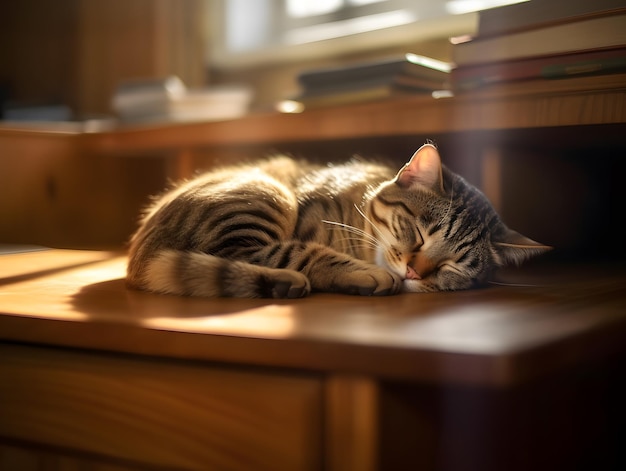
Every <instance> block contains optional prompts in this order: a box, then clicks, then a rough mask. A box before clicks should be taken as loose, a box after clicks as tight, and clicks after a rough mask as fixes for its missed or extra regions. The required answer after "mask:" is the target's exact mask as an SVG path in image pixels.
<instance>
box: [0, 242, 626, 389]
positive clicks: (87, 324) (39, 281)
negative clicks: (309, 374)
mask: <svg viewBox="0 0 626 471" xmlns="http://www.w3.org/2000/svg"><path fill="white" fill-rule="evenodd" d="M92 255H93V257H94V260H98V259H99V257H101V256H102V254H101V253H100V252H92ZM34 256H36V254H16V255H6V256H3V257H2V259H1V262H2V266H4V267H7V268H5V270H7V271H8V272H10V273H14V272H15V271H18V272H19V269H17V268H15V267H20V266H28V267H31V266H32V263H33V257H34ZM37 256H39V257H41V260H42V264H43V263H45V264H46V266H49V265H50V263H51V261H52V260H57V261H58V263H59V264H60V266H62V267H66V263H67V262H66V258H67V253H66V252H65V251H56V250H52V251H49V252H41V253H39V255H37ZM108 257H110V258H109V259H106V260H104V261H102V260H100V261H96V262H95V263H91V264H88V265H85V266H77V267H68V268H67V269H64V270H62V271H59V272H54V273H44V274H42V275H41V276H35V277H34V278H26V279H21V278H18V279H13V280H9V281H12V282H10V283H7V284H4V285H3V286H2V296H0V313H2V314H1V315H0V338H2V339H5V340H12V341H24V342H35V343H46V344H53V345H61V346H70V347H82V348H98V349H103V350H110V351H119V352H127V353H136V354H146V355H155V356H164V357H173V358H187V359H203V360H211V361H220V362H228V363H235V364H246V365H261V366H276V367H289V368H299V369H307V370H313V371H328V372H332V371H346V372H352V373H355V374H368V375H376V376H382V377H389V378H405V379H411V380H419V381H429V382H437V383H440V382H444V383H447V382H452V383H466V384H482V385H506V384H511V383H513V384H514V383H517V382H522V381H526V380H528V379H529V378H533V377H536V376H541V375H545V374H548V373H549V372H551V371H555V370H559V369H562V368H564V367H567V366H568V365H570V366H571V365H573V364H578V363H580V362H586V361H591V360H593V359H597V358H599V357H601V356H602V355H605V354H608V353H610V352H611V351H615V349H620V348H622V346H623V344H624V343H623V342H624V340H625V336H626V329H625V326H626V309H624V306H625V304H626V302H625V298H624V290H623V287H624V284H625V280H626V273H625V270H624V269H623V267H613V268H611V267H605V266H598V267H596V268H594V267H583V268H584V269H581V270H569V269H567V267H566V268H565V269H561V268H559V267H558V266H557V267H556V268H553V269H550V268H549V267H546V268H542V269H541V270H535V271H532V272H531V273H530V274H527V275H526V276H524V275H523V272H518V273H515V272H514V273H513V275H512V276H510V277H509V278H505V279H504V281H505V282H507V283H513V286H495V287H491V288H488V289H483V290H471V291H464V292H455V293H433V294H404V295H400V296H392V297H384V298H375V297H374V298H363V297H353V296H341V295H326V294H324V295H313V296H311V297H309V298H305V299H300V300H289V301H287V300H284V301H281V300H247V299H199V298H182V297H176V296H162V295H155V294H151V293H145V292H138V291H133V290H128V289H126V287H125V284H124V280H123V277H124V272H125V262H126V260H125V257H123V256H116V255H115V254H109V255H108ZM520 284H521V286H520Z"/></svg>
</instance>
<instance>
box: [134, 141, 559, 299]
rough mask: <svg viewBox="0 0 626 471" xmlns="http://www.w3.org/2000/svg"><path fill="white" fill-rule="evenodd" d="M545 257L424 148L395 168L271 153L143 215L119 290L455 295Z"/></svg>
mask: <svg viewBox="0 0 626 471" xmlns="http://www.w3.org/2000/svg"><path fill="white" fill-rule="evenodd" d="M547 250H549V247H547V246H545V245H542V244H539V243H537V242H535V241H533V240H531V239H529V238H527V237H525V236H522V235H521V234H519V233H517V232H515V231H513V230H511V229H509V228H508V227H507V226H506V225H505V224H504V223H503V222H502V221H501V219H500V217H499V216H498V214H497V213H496V211H495V210H494V209H493V207H492V206H491V204H490V203H489V201H488V200H487V198H486V197H485V196H484V195H483V194H482V193H481V192H480V191H479V190H478V189H476V188H475V187H473V186H472V185H470V184H469V183H468V182H466V181H465V180H464V179H463V178H462V177H460V176H459V175H457V174H455V173H453V172H452V171H450V170H449V169H448V168H447V167H445V166H444V165H443V164H442V163H441V157H440V155H439V152H438V150H437V148H436V147H435V146H434V145H432V144H430V143H428V144H425V145H423V146H422V147H420V148H419V149H418V150H417V151H416V152H415V154H414V155H413V156H412V158H411V159H410V160H409V162H408V163H407V164H405V165H404V166H403V167H402V168H401V169H400V170H399V171H397V170H396V169H393V168H392V167H390V166H387V165H382V164H379V163H375V162H368V161H361V160H355V159H353V160H352V161H350V162H348V163H345V164H336V165H333V164H329V165H327V166H318V165H313V164H309V163H305V162H301V161H297V160H294V159H291V158H289V157H285V156H278V157H274V158H271V159H268V160H264V161H261V162H256V163H254V164H248V165H240V166H233V167H227V168H222V169H217V170H214V171H210V172H207V173H205V174H203V175H200V176H197V177H195V178H193V179H191V180H188V181H186V182H184V183H182V184H180V185H179V186H177V187H175V188H173V189H172V190H170V191H169V192H166V193H165V194H164V195H163V196H161V197H160V198H159V199H157V200H156V202H155V203H154V204H153V205H152V206H151V207H150V208H149V209H148V211H147V212H146V213H145V215H144V216H143V219H142V221H141V224H140V227H139V229H138V230H137V232H136V233H135V234H134V235H133V237H132V239H131V242H130V249H129V262H128V269H127V283H128V285H129V286H130V287H132V288H137V289H143V290H148V291H153V292H157V293H165V294H174V295H184V296H206V297H244V298H255V297H261V298H300V297H303V296H307V295H308V294H309V293H310V292H311V291H315V292H336V293H346V294H358V295H391V294H396V293H399V292H432V291H448V290H461V289H467V288H472V287H474V286H478V285H481V284H484V283H485V282H486V281H487V280H488V278H489V276H490V275H491V274H492V272H493V270H494V269H496V268H497V267H500V266H503V265H508V264H519V263H521V262H523V261H524V260H526V259H528V258H529V257H531V256H534V255H537V254H540V253H543V252H545V251H547Z"/></svg>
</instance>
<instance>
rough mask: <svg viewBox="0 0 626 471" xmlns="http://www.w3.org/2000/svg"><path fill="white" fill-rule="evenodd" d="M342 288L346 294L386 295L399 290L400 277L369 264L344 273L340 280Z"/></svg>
mask: <svg viewBox="0 0 626 471" xmlns="http://www.w3.org/2000/svg"><path fill="white" fill-rule="evenodd" d="M342 285H343V289H341V290H340V291H342V292H344V293H347V294H358V295H361V296H388V295H390V294H396V293H398V292H400V289H401V288H402V279H401V278H400V277H399V276H398V275H396V274H394V273H390V272H388V271H387V270H385V269H384V268H380V267H377V266H371V267H368V268H367V269H364V270H357V271H353V272H350V273H346V274H345V275H344V276H343V280H342Z"/></svg>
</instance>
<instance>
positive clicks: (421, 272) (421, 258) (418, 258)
mask: <svg viewBox="0 0 626 471" xmlns="http://www.w3.org/2000/svg"><path fill="white" fill-rule="evenodd" d="M435 266H436V264H435V262H433V261H432V260H431V259H430V258H428V257H427V256H426V255H425V254H424V253H422V252H418V253H417V254H415V257H413V259H412V260H411V263H410V264H408V265H407V267H406V278H407V279H408V280H421V279H423V278H426V277H427V276H428V275H429V274H430V273H431V272H432V271H433V270H434V269H435Z"/></svg>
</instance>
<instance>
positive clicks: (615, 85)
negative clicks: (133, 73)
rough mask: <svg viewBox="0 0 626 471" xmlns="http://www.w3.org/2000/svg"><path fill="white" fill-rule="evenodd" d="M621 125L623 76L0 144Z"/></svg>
mask: <svg viewBox="0 0 626 471" xmlns="http://www.w3.org/2000/svg"><path fill="white" fill-rule="evenodd" d="M624 123H626V74H616V75H607V76H598V77H581V78H572V79H565V80H546V81H540V82H529V83H520V84H512V85H505V86H500V87H491V88H489V89H484V90H478V91H475V92H471V93H470V92H468V93H464V94H461V95H458V96H455V97H452V98H442V99H434V98H432V97H430V96H412V97H406V98H397V99H392V100H384V101H378V102H371V103H363V104H355V105H347V106H335V107H326V108H317V109H311V110H307V111H305V112H303V113H301V114H279V113H257V114H251V115H249V116H246V117H244V118H241V119H236V120H230V121H221V122H211V123H185V124H165V125H152V126H135V127H122V128H119V129H115V130H110V131H104V132H90V133H86V132H80V131H79V130H77V129H76V128H66V129H65V130H64V129H59V128H57V129H56V131H55V130H48V131H46V130H41V129H39V130H35V129H16V128H14V127H10V126H7V125H4V126H0V150H1V149H3V147H6V146H7V145H10V144H11V143H10V142H7V141H8V140H9V139H11V140H12V142H13V144H15V143H16V142H17V141H19V140H20V139H33V138H39V139H48V140H51V141H59V140H71V141H72V142H73V143H74V145H76V146H80V147H81V149H82V150H83V151H86V152H96V153H104V154H118V153H125V154H130V153H133V152H145V151H150V150H153V151H154V150H158V151H164V150H167V149H189V148H194V147H220V146H221V147H227V146H239V145H245V144H263V143H277V142H302V141H304V142H306V141H315V140H331V139H358V138H371V137H390V136H402V135H429V134H439V133H453V132H467V131H498V130H507V129H526V128H543V127H556V126H572V125H591V124H624Z"/></svg>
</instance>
